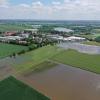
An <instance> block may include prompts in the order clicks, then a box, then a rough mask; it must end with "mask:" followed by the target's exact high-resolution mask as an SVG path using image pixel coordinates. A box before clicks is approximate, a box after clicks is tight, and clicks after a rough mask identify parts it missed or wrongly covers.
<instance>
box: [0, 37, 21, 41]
mask: <svg viewBox="0 0 100 100" xmlns="http://www.w3.org/2000/svg"><path fill="white" fill-rule="evenodd" d="M22 39H23V37H20V36H5V37H0V41H4V42H9V41H11V40H19V41H20V40H22Z"/></svg>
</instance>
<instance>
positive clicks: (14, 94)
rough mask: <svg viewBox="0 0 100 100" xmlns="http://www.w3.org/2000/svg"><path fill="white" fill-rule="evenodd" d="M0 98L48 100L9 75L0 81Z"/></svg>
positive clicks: (3, 99)
mask: <svg viewBox="0 0 100 100" xmlns="http://www.w3.org/2000/svg"><path fill="white" fill-rule="evenodd" d="M0 100H50V99H49V98H48V97H46V96H44V95H43V94H41V93H39V92H38V91H36V90H35V89H33V88H31V87H29V86H28V85H26V84H24V83H22V82H21V81H19V80H16V79H15V78H14V77H12V76H10V77H8V78H6V79H4V80H3V81H1V82H0Z"/></svg>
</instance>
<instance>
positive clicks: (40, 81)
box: [19, 64, 100, 100]
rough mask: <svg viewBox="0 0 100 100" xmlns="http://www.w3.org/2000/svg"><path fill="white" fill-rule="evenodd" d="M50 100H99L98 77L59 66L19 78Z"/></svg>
mask: <svg viewBox="0 0 100 100" xmlns="http://www.w3.org/2000/svg"><path fill="white" fill-rule="evenodd" d="M19 78H20V79H21V80H23V81H24V82H26V83H27V84H29V85H31V86H32V87H34V88H36V89H37V90H39V91H40V92H42V93H44V94H45V95H47V96H49V97H51V100H100V75H97V74H94V73H91V72H88V71H84V70H81V69H78V68H73V67H71V66H66V65H63V64H59V65H57V66H56V67H53V68H51V69H48V70H44V71H42V72H37V73H36V72H35V73H34V72H31V73H28V74H26V75H24V76H21V77H19Z"/></svg>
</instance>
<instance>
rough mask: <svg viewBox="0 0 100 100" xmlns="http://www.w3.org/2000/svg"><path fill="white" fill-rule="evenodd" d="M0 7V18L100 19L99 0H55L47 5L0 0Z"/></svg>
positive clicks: (36, 2)
mask: <svg viewBox="0 0 100 100" xmlns="http://www.w3.org/2000/svg"><path fill="white" fill-rule="evenodd" d="M0 7H1V8H0V13H1V15H0V18H19V19H24V18H26V19H27V18H28V19H63V20H66V19H67V20H68V19H76V20H78V19H79V20H80V19H93V20H94V19H100V15H99V12H100V0H95V1H94V0H64V1H63V2H61V0H58V1H57V0H56V1H53V2H51V4H49V5H47V4H45V3H43V2H40V1H35V2H33V3H32V4H30V5H29V4H19V5H11V4H10V3H8V1H7V0H0Z"/></svg>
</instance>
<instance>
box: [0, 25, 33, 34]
mask: <svg viewBox="0 0 100 100" xmlns="http://www.w3.org/2000/svg"><path fill="white" fill-rule="evenodd" d="M26 28H32V26H31V25H27V26H25V25H19V24H0V31H1V32H6V31H23V30H24V29H26Z"/></svg>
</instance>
